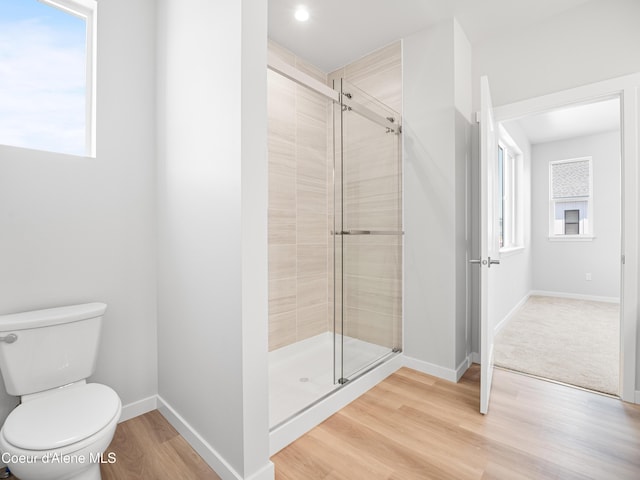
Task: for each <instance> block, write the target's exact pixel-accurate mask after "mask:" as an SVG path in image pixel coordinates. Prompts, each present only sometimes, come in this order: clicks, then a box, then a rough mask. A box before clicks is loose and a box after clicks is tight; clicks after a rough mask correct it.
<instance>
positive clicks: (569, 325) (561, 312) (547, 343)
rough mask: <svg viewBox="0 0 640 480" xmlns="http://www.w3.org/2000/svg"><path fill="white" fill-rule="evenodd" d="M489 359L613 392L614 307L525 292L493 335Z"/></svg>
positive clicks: (617, 354) (617, 323)
mask: <svg viewBox="0 0 640 480" xmlns="http://www.w3.org/2000/svg"><path fill="white" fill-rule="evenodd" d="M494 363H495V365H496V366H500V367H503V368H508V369H510V370H515V371H518V372H523V373H528V374H531V375H536V376H539V377H543V378H548V379H550V380H555V381H558V382H562V383H568V384H570V385H576V386H578V387H582V388H586V389H589V390H595V391H598V392H604V393H609V394H612V395H618V382H619V368H620V306H619V305H618V304H615V303H605V302H593V301H587V300H574V299H567V298H556V297H543V296H531V297H530V298H529V299H528V300H527V302H526V303H525V304H524V305H523V306H522V308H521V309H520V310H518V311H517V312H516V313H515V315H514V316H513V317H512V319H511V320H510V321H509V323H508V324H507V325H506V326H505V327H504V328H503V329H502V330H501V331H500V332H499V333H498V335H496V337H495V344H494Z"/></svg>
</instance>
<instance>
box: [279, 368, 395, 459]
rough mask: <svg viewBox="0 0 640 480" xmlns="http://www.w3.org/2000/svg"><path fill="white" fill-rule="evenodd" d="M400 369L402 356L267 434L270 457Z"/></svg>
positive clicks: (350, 383) (351, 383)
mask: <svg viewBox="0 0 640 480" xmlns="http://www.w3.org/2000/svg"><path fill="white" fill-rule="evenodd" d="M403 366H404V356H403V355H398V356H396V357H393V358H391V359H389V360H387V361H386V362H384V363H383V364H381V365H379V366H377V367H376V368H374V369H373V370H371V371H370V372H368V373H366V374H365V375H363V376H361V377H359V378H357V379H355V380H353V381H351V382H349V383H347V384H345V385H344V386H343V387H342V388H340V389H339V390H337V391H336V392H333V393H331V394H330V395H329V396H327V397H326V398H325V399H324V400H322V401H320V402H318V403H316V404H315V405H313V406H312V407H310V408H308V409H307V410H305V411H304V412H303V413H301V414H299V415H296V416H295V417H294V418H292V419H291V420H289V421H288V422H286V423H284V424H282V425H279V426H278V427H276V428H274V429H273V430H271V432H270V433H269V455H270V456H271V455H274V454H276V453H277V452H279V451H280V450H282V449H283V448H284V447H286V446H287V445H289V444H290V443H291V442H293V441H294V440H297V439H298V438H299V437H301V436H302V435H304V434H305V433H307V432H308V431H309V430H311V429H312V428H313V427H315V426H317V425H319V424H320V423H321V422H323V421H324V420H326V419H327V418H329V417H330V416H331V415H333V414H334V413H336V412H337V411H338V410H340V409H341V408H343V407H345V406H346V405H347V404H349V403H351V402H352V401H353V400H355V399H356V398H358V397H359V396H360V395H362V394H363V393H365V392H366V391H367V390H369V389H371V388H373V387H375V386H376V385H377V384H378V383H380V382H381V381H382V380H384V379H385V378H387V377H388V376H389V375H391V374H392V373H393V372H395V371H396V370H398V369H399V368H401V367H403Z"/></svg>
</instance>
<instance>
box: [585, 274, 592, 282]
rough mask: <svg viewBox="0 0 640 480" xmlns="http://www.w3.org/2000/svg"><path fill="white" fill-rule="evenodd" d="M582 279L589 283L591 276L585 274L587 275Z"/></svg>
mask: <svg viewBox="0 0 640 480" xmlns="http://www.w3.org/2000/svg"><path fill="white" fill-rule="evenodd" d="M584 279H585V280H586V281H587V282H590V281H591V274H590V273H587V274H586V275H585V278H584Z"/></svg>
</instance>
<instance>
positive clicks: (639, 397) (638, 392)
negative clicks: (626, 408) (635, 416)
mask: <svg viewBox="0 0 640 480" xmlns="http://www.w3.org/2000/svg"><path fill="white" fill-rule="evenodd" d="M634 403H636V404H638V405H640V390H636V398H635V401H634Z"/></svg>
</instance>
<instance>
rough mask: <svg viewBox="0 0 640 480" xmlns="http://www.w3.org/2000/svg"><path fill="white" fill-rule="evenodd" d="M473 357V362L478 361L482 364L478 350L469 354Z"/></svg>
mask: <svg viewBox="0 0 640 480" xmlns="http://www.w3.org/2000/svg"><path fill="white" fill-rule="evenodd" d="M469 356H470V357H471V363H477V364H478V365H480V361H481V360H480V354H479V353H478V352H471V354H470V355H469Z"/></svg>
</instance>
